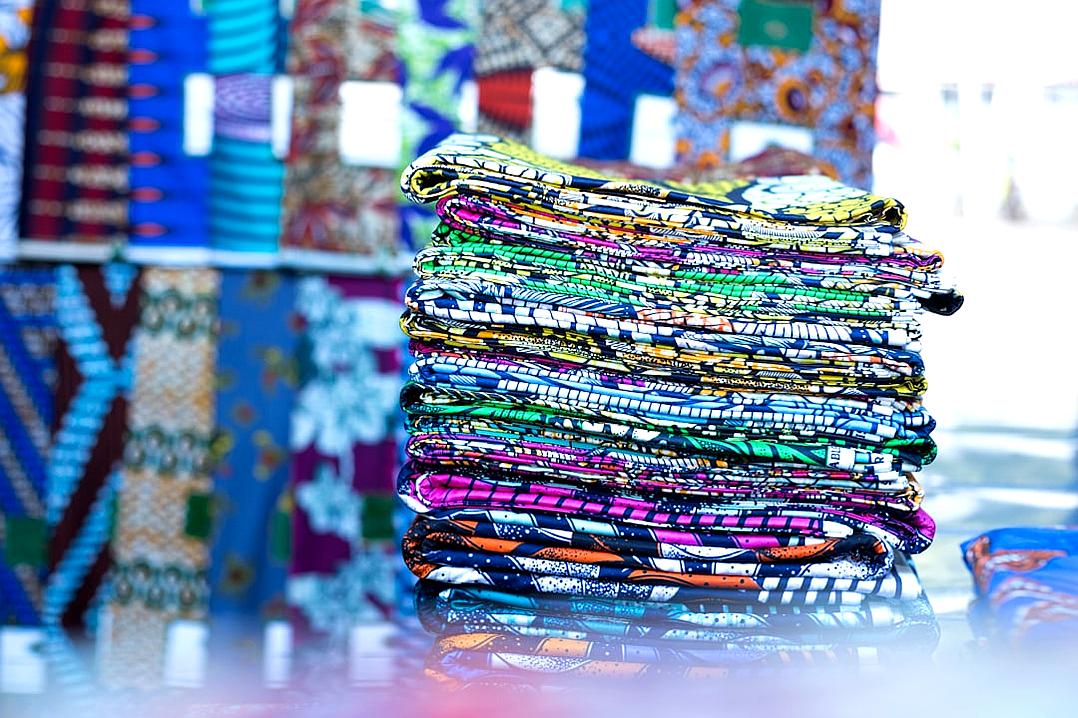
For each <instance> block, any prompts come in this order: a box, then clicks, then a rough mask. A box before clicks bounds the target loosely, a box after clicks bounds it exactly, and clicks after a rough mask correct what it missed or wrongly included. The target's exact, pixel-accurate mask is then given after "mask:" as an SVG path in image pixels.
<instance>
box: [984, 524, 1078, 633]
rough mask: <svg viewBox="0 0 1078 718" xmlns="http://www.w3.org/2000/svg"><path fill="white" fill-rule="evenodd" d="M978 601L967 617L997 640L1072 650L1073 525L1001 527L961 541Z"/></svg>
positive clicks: (1076, 547)
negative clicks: (1056, 526)
mask: <svg viewBox="0 0 1078 718" xmlns="http://www.w3.org/2000/svg"><path fill="white" fill-rule="evenodd" d="M962 552H963V554H964V557H965V560H966V565H967V566H968V567H969V570H970V572H971V573H972V574H973V586H974V590H975V591H976V594H977V601H976V603H975V604H974V608H973V610H972V611H971V615H970V618H971V621H972V622H974V624H975V629H976V630H977V632H979V633H980V634H981V635H983V636H985V637H987V638H989V639H997V640H999V641H1000V642H1001V643H1002V644H1004V645H1006V646H1008V647H1013V646H1016V645H1019V646H1023V647H1029V648H1033V649H1037V650H1040V649H1042V648H1045V647H1049V646H1051V647H1057V648H1060V649H1063V650H1065V651H1068V652H1069V651H1070V650H1072V649H1073V645H1074V640H1075V638H1076V637H1078V529H1075V528H1032V527H1029V528H1018V527H1016V528H1000V529H994V530H992V531H989V532H988V533H986V534H983V535H981V536H978V537H977V538H974V539H971V540H970V541H967V542H966V543H964V544H963V545H962Z"/></svg>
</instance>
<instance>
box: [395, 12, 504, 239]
mask: <svg viewBox="0 0 1078 718" xmlns="http://www.w3.org/2000/svg"><path fill="white" fill-rule="evenodd" d="M478 5H479V4H478V3H474V2H468V1H467V0H434V1H433V2H432V1H430V0H405V1H404V2H402V3H400V5H399V7H398V9H397V13H396V17H397V23H396V28H397V33H396V42H397V52H398V54H399V56H400V72H401V75H400V82H401V85H402V90H403V107H402V117H401V155H400V158H401V164H402V165H403V163H404V162H407V161H408V158H410V157H415V156H416V155H419V154H422V153H424V152H426V151H427V150H429V149H431V148H432V147H434V146H435V145H436V144H438V143H439V142H441V141H442V140H443V139H445V138H446V137H447V136H449V135H450V134H452V133H453V132H456V131H457V130H459V129H460V122H461V109H462V108H461V103H462V97H461V93H462V92H463V89H464V83H465V82H467V81H468V80H470V79H472V58H473V54H474V52H475V46H474V45H473V42H474V41H475V40H476V39H477V38H478V37H479V36H481V35H479V34H477V33H478V31H477V24H478V22H479V20H478V17H476V14H477V12H478V9H479V8H478ZM484 7H487V4H485V3H484ZM398 213H399V218H400V225H399V228H400V241H401V242H402V243H403V245H404V247H405V251H406V252H409V253H412V252H414V251H415V250H416V249H418V248H419V247H421V246H423V245H424V244H425V243H426V241H427V238H428V237H429V236H430V233H431V230H432V229H433V228H434V225H435V224H436V223H437V222H436V221H435V219H434V217H433V216H431V214H430V212H429V211H428V210H426V209H425V208H422V207H417V206H415V205H413V204H410V203H408V202H403V203H401V204H400V206H399V208H398Z"/></svg>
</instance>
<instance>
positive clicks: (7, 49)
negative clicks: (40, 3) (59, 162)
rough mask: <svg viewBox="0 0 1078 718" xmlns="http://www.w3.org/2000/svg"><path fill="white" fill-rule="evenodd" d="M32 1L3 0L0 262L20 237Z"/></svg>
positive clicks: (10, 256) (11, 252)
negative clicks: (19, 223)
mask: <svg viewBox="0 0 1078 718" xmlns="http://www.w3.org/2000/svg"><path fill="white" fill-rule="evenodd" d="M31 4H32V3H31V2H30V0H5V1H4V2H0V262H5V261H10V260H11V259H13V258H14V257H15V252H16V246H17V244H18V239H19V228H18V218H19V197H20V193H21V191H22V148H23V141H24V137H23V134H24V127H23V125H24V122H25V118H26V114H25V113H26V97H25V95H24V92H25V89H26V45H27V43H28V42H29V41H30V19H31V17H32V14H33V8H32V7H31Z"/></svg>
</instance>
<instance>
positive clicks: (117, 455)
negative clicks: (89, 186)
mask: <svg viewBox="0 0 1078 718" xmlns="http://www.w3.org/2000/svg"><path fill="white" fill-rule="evenodd" d="M55 272H56V274H55V281H56V290H55V291H56V320H57V324H58V341H57V345H56V355H55V356H56V369H57V374H58V376H57V384H56V395H55V407H56V409H55V423H54V430H53V435H52V443H51V448H50V450H49V459H48V485H47V494H46V518H47V520H48V524H49V559H48V566H49V580H48V584H47V586H46V589H45V599H44V616H45V619H46V622H47V623H49V624H53V625H55V624H62V625H65V626H81V625H84V624H85V623H86V619H87V612H88V611H89V610H90V609H91V607H93V606H95V605H96V604H97V602H98V600H99V597H100V596H99V592H100V590H101V586H102V582H103V580H104V577H105V575H106V573H107V572H108V569H109V567H110V566H111V557H110V553H109V537H110V533H111V530H112V518H111V517H112V505H113V501H114V499H115V495H116V489H117V485H118V481H119V475H118V470H119V463H120V460H121V458H122V456H123V441H124V434H125V432H126V431H127V406H128V404H127V402H128V391H129V390H130V386H131V351H132V343H131V337H132V334H133V332H134V328H135V325H136V323H137V321H138V296H139V293H138V274H139V272H138V270H137V269H136V268H135V267H133V266H131V265H124V264H107V265H104V266H101V267H90V266H75V265H61V266H59V267H57V268H56V270H55Z"/></svg>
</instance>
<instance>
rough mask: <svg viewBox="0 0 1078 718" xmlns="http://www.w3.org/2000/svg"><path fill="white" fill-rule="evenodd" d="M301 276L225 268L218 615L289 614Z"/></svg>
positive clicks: (215, 565)
mask: <svg viewBox="0 0 1078 718" xmlns="http://www.w3.org/2000/svg"><path fill="white" fill-rule="evenodd" d="M295 294H296V278H295V277H294V276H293V275H290V274H281V273H277V272H263V271H242V270H227V271H225V270H223V271H222V272H221V300H220V310H219V316H220V334H219V338H218V344H217V381H216V387H217V396H216V399H215V404H216V408H217V422H216V424H217V430H216V431H217V433H216V438H215V440H214V443H215V449H214V452H213V453H214V456H215V461H214V468H213V518H214V527H213V531H214V532H213V538H212V540H211V551H210V556H211V560H210V573H209V583H210V613H211V614H214V615H221V614H226V613H227V614H231V615H239V616H247V617H251V616H257V617H259V618H263V619H265V618H271V617H278V618H280V617H282V616H283V614H284V611H285V602H284V588H285V575H286V571H287V567H288V557H289V548H290V546H291V511H290V503H291V497H290V496H289V495H288V493H287V483H288V430H289V421H290V419H291V415H290V409H291V407H292V404H293V402H294V401H295V396H296V365H295V362H294V361H293V356H294V354H295V348H296V342H297V340H298V338H299V335H298V331H297V327H296V322H295V320H294V318H293V314H292V312H293V307H294V304H295Z"/></svg>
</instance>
